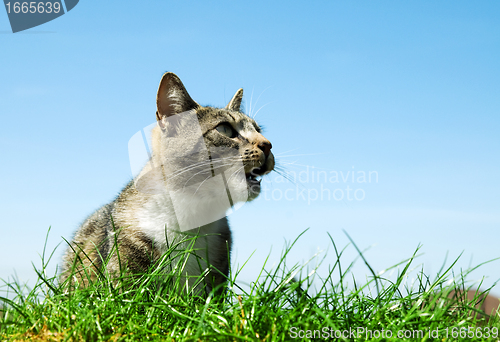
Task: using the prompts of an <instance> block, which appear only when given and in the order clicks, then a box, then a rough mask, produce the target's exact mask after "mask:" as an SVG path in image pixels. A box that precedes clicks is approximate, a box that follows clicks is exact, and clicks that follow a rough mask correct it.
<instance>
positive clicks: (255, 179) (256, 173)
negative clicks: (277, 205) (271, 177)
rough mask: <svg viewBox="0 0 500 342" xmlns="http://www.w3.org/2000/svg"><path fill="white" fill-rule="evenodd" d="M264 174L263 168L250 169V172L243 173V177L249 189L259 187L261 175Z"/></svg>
mask: <svg viewBox="0 0 500 342" xmlns="http://www.w3.org/2000/svg"><path fill="white" fill-rule="evenodd" d="M265 172H266V170H265V166H262V167H257V168H254V169H252V171H250V172H248V173H245V177H246V179H247V183H248V185H249V187H252V186H259V187H260V182H261V180H262V175H263V174H264V173H265Z"/></svg>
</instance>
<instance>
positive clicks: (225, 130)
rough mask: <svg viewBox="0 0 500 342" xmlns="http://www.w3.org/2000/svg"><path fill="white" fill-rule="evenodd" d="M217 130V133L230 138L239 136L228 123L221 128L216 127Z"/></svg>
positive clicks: (220, 126)
mask: <svg viewBox="0 0 500 342" xmlns="http://www.w3.org/2000/svg"><path fill="white" fill-rule="evenodd" d="M215 129H216V130H217V132H219V133H220V134H222V135H224V136H226V137H228V138H236V136H237V135H238V134H237V133H236V131H235V130H234V128H233V127H232V126H231V125H230V124H228V123H223V124H220V125H219V126H217V127H215Z"/></svg>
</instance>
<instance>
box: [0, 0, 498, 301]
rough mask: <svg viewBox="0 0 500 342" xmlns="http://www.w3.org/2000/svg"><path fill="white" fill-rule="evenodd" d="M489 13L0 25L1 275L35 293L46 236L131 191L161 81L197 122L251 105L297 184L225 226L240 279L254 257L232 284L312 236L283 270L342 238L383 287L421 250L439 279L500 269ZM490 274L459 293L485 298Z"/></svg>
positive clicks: (90, 8) (197, 15)
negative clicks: (173, 84)
mask: <svg viewBox="0 0 500 342" xmlns="http://www.w3.org/2000/svg"><path fill="white" fill-rule="evenodd" d="M499 15H500V4H499V3H497V2H482V3H471V2H466V1H454V2H439V3H438V2H433V1H406V2H398V1H377V2H368V1H350V2H326V1H325V2H301V3H299V2H295V3H286V4H285V3H282V4H271V3H267V2H259V1H253V2H247V3H242V2H228V1H226V2H218V3H217V5H216V6H215V5H213V3H208V2H176V3H174V2H167V1H159V0H158V1H148V2H130V3H127V4H126V5H123V2H118V1H107V2H99V3H97V2H91V1H85V0H82V1H80V3H79V4H78V5H77V6H76V7H75V8H74V9H73V10H72V11H71V12H69V13H67V14H65V15H63V16H62V17H60V18H58V19H56V20H54V21H52V22H49V23H47V24H44V25H42V26H39V27H35V28H33V29H31V30H28V31H25V32H21V33H17V34H12V33H10V32H11V31H10V26H9V22H8V18H7V14H6V13H5V12H2V11H1V10H0V46H1V49H0V80H1V81H0V118H1V123H2V125H1V127H2V133H1V134H0V155H1V157H2V163H1V167H0V175H1V177H2V179H3V181H4V182H3V183H4V184H3V188H2V191H1V193H0V208H1V209H0V211H1V214H2V225H1V228H0V229H1V232H2V236H3V238H2V248H0V277H1V278H4V279H6V278H9V277H10V276H12V275H13V274H14V271H15V272H16V273H17V274H18V276H19V278H20V279H21V280H28V279H33V278H34V275H33V272H32V271H31V268H32V267H31V261H33V262H35V263H37V264H38V263H39V257H38V253H41V251H42V248H43V242H44V237H45V234H46V232H47V229H48V227H49V226H52V231H51V235H50V238H49V244H48V247H49V249H51V248H53V247H55V245H57V243H59V242H60V241H61V236H64V237H66V238H70V237H71V236H72V234H73V232H74V231H75V229H76V228H77V227H78V225H79V223H81V222H82V220H83V219H84V218H85V217H86V216H87V215H88V214H90V213H91V212H92V211H93V210H94V209H96V208H98V207H99V206H100V205H102V204H105V203H107V202H108V201H110V200H112V199H113V198H114V196H115V195H116V194H117V193H118V192H119V191H120V189H121V187H122V186H124V184H126V183H127V182H128V180H129V179H130V177H131V170H130V166H129V160H128V152H127V144H128V140H129V139H130V138H131V137H132V136H133V135H134V134H135V133H136V132H137V131H139V130H140V129H142V128H144V127H146V126H147V125H149V124H151V123H153V122H154V120H155V109H156V108H155V97H156V90H157V87H158V84H159V80H160V78H161V75H162V74H163V73H164V72H165V71H173V72H175V73H176V74H177V75H178V76H179V77H180V78H181V80H182V81H183V82H184V84H185V86H186V87H187V89H188V91H189V92H190V94H191V96H192V97H193V98H194V99H195V100H196V101H197V102H199V103H201V104H210V105H215V106H224V105H225V104H226V103H227V102H228V101H229V99H230V98H231V96H232V95H233V94H234V92H235V91H236V90H237V89H238V88H240V87H242V88H244V90H245V106H246V110H247V112H249V111H250V109H251V108H252V110H251V111H252V113H253V114H254V113H255V112H256V111H257V110H258V109H259V108H261V107H262V106H264V107H262V108H261V109H260V111H259V112H258V113H257V116H256V119H257V121H258V122H259V123H261V124H263V126H264V127H265V135H266V137H267V138H268V139H269V140H270V141H271V142H272V144H273V151H274V153H275V154H276V155H277V159H278V163H279V164H280V165H281V166H282V167H283V168H284V169H285V170H286V171H288V172H289V173H290V174H291V175H293V174H294V173H295V175H297V176H299V174H300V172H303V173H302V176H303V179H302V180H303V181H300V180H299V181H298V182H297V184H294V183H289V182H288V183H287V182H282V179H280V177H279V176H278V175H274V176H271V177H269V178H268V179H266V180H265V182H264V184H265V191H264V193H263V196H261V198H260V199H259V200H258V201H255V202H253V203H250V204H247V205H245V206H243V207H242V208H241V209H239V210H238V211H236V212H235V213H234V214H232V215H231V216H230V221H231V225H232V230H233V234H234V254H233V256H234V260H235V262H237V263H239V264H242V263H243V262H244V261H245V260H246V259H247V258H248V257H249V256H250V254H251V253H252V252H253V251H256V252H255V254H254V255H253V257H252V259H251V261H250V263H249V264H248V265H247V267H246V268H245V270H244V272H243V273H242V278H241V279H242V281H246V282H249V281H251V280H252V279H253V277H254V276H255V273H256V272H257V270H258V269H259V268H260V267H261V266H262V263H263V260H264V259H265V257H266V256H267V254H268V253H269V251H270V250H271V248H272V254H271V255H272V257H271V259H270V260H271V262H270V266H271V265H272V263H273V262H275V261H276V260H277V259H278V257H279V253H280V251H281V249H282V247H283V245H284V241H285V240H286V241H290V240H293V239H294V238H296V237H297V236H298V234H300V232H302V231H303V230H305V229H307V228H310V229H309V231H308V232H307V233H306V234H305V235H304V236H303V237H302V238H301V239H300V240H299V242H298V244H297V246H296V249H295V250H294V252H293V253H292V254H291V256H290V261H289V263H290V264H293V263H294V262H303V261H305V260H308V259H309V257H311V256H312V255H314V254H315V253H316V252H317V251H318V250H326V249H327V248H328V246H329V243H328V236H327V232H329V233H330V234H331V235H332V237H333V238H334V240H335V241H336V243H337V245H338V246H345V245H346V244H347V243H348V239H347V237H346V236H345V234H344V232H343V230H345V231H347V232H348V234H349V235H350V236H351V237H352V238H353V239H354V241H355V242H356V243H357V244H358V246H359V247H360V248H362V249H364V248H368V247H370V249H369V251H368V252H367V254H366V257H367V259H368V260H369V261H370V262H371V264H372V266H373V267H374V268H375V269H376V270H377V271H381V270H383V269H385V268H387V267H389V266H391V265H394V264H396V263H398V262H399V261H401V260H403V259H405V258H407V257H410V256H411V255H412V253H413V252H414V251H415V249H416V247H417V246H418V245H419V244H422V245H423V247H422V249H421V252H423V253H424V254H423V255H422V256H421V257H419V258H418V259H417V262H416V265H418V264H423V267H424V270H425V271H426V272H427V273H429V274H431V275H432V274H433V273H435V272H437V271H438V270H439V268H440V267H441V264H442V263H443V261H444V259H445V256H446V254H447V253H449V257H448V260H450V259H454V258H456V257H458V255H459V254H460V253H461V252H462V251H464V254H463V256H462V258H461V259H460V261H459V263H458V264H457V267H456V270H459V269H460V268H463V269H465V268H468V267H469V266H470V265H476V264H478V263H480V262H484V261H487V260H491V259H494V258H498V257H500V252H499V249H498V241H499V236H500V234H499V228H500V211H499V209H500V197H499V196H498V194H499V192H500V180H499V177H498V175H499V174H500V160H499V158H498V156H499V153H498V152H499V149H500V137H499V134H498V132H499V128H500V96H499V95H498V94H500V81H499V80H500V63H498V61H499V60H500V35H499V34H498V33H499V32H500V21H498V17H499ZM313 167H314V168H313ZM317 171H325V172H327V174H328V175H333V174H334V173H335V172H337V174H338V175H340V173H341V172H342V175H344V176H345V177H344V179H345V181H344V180H343V179H342V177H339V178H340V179H339V181H338V182H334V181H330V179H328V180H326V181H325V180H324V179H323V180H321V181H320V182H318V181H314V178H313V174H314V172H317ZM353 171H354V172H355V175H356V178H355V180H354V181H352V178H349V177H347V172H350V173H349V175H350V176H352V172H353ZM370 171H372V172H375V173H373V174H376V175H377V176H378V178H377V181H375V178H374V179H372V182H365V183H363V182H358V179H357V176H358V175H360V174H361V173H362V172H365V173H366V174H368V172H370ZM316 175H317V174H316ZM298 178H300V177H298ZM329 178H330V177H329ZM348 186H349V188H350V189H352V194H351V196H352V195H353V194H354V191H356V190H358V192H357V194H358V198H361V195H363V198H362V199H361V200H358V199H355V198H354V199H352V200H348V199H347V190H346V189H347V187H348ZM304 189H305V190H304ZM325 189H326V190H325ZM287 190H288V193H287V192H286V191H287ZM273 191H274V192H273ZM301 191H302V192H301ZM304 191H305V193H306V195H305V197H302V195H301V194H304ZM315 191H316V194H317V195H318V196H317V198H316V199H314V198H315ZM321 191H323V195H324V197H323V198H321V196H320V194H321ZM335 191H337V192H336V193H335V194H336V195H337V198H340V194H341V193H343V194H344V197H343V198H342V199H341V200H337V199H332V198H331V197H330V199H328V198H327V197H326V196H327V195H328V193H330V195H332V194H333V193H334V192H335ZM285 193H286V194H288V195H289V196H288V199H287V198H285V197H284V196H285ZM273 194H274V197H273ZM280 194H281V196H282V197H279V195H280ZM266 196H267V197H266ZM351 198H353V197H351ZM61 252H62V249H59V250H58V251H57V252H56V255H55V258H56V259H55V260H54V261H55V262H54V263H53V264H52V265H53V267H55V264H56V263H57V262H59V260H60V254H61ZM355 257H356V251H355V250H354V248H352V247H350V248H348V249H347V250H346V254H345V263H346V264H348V263H350V261H352V260H353V259H354V258H355ZM333 262H334V256H333V253H331V252H330V253H329V254H328V257H327V259H326V261H325V263H332V264H333ZM499 263H500V261H496V262H493V263H491V264H488V265H485V266H483V267H481V268H480V269H479V270H478V271H476V272H474V273H473V274H472V277H471V278H470V280H471V281H473V280H479V279H480V278H481V277H482V276H487V277H488V278H487V279H486V281H485V285H486V286H491V285H492V284H493V283H494V281H496V280H497V279H499V278H500V273H499V272H498V268H499ZM354 271H355V274H356V275H357V277H358V278H360V279H359V280H360V281H362V280H363V278H364V277H365V276H366V275H368V273H369V272H368V270H367V269H366V267H365V266H364V265H362V264H361V263H360V264H359V265H358V266H357V267H355V269H354ZM410 280H411V279H410ZM493 292H494V293H497V294H500V291H499V290H498V289H496V290H495V291H493Z"/></svg>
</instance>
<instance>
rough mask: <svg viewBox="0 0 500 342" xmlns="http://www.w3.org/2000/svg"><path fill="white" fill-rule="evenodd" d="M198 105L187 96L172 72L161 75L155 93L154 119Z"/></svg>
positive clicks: (163, 117)
mask: <svg viewBox="0 0 500 342" xmlns="http://www.w3.org/2000/svg"><path fill="white" fill-rule="evenodd" d="M198 106H199V105H198V104H197V103H196V102H195V101H194V100H193V99H192V98H191V96H189V94H188V92H187V90H186V88H184V85H183V84H182V82H181V80H180V79H179V77H177V75H176V74H174V73H173V72H167V73H165V74H164V75H163V77H162V79H161V81H160V87H159V88H158V94H157V95H156V108H157V111H156V119H157V120H158V121H159V122H160V123H161V121H162V119H165V118H168V117H169V116H172V115H175V114H179V113H182V112H186V111H188V110H191V109H195V108H197V107H198Z"/></svg>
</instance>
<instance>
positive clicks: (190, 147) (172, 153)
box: [153, 72, 274, 202]
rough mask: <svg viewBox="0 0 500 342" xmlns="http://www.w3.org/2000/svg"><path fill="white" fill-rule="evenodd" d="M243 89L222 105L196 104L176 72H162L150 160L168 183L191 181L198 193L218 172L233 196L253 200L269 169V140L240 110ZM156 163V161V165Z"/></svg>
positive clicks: (172, 186)
mask: <svg viewBox="0 0 500 342" xmlns="http://www.w3.org/2000/svg"><path fill="white" fill-rule="evenodd" d="M242 98H243V89H239V90H238V91H237V92H236V94H235V95H234V96H233V98H232V99H231V101H229V104H228V105H227V106H226V107H224V108H215V107H209V106H206V107H204V106H200V105H199V104H198V103H196V102H195V101H194V100H193V99H192V98H191V96H190V95H189V94H188V92H187V91H186V89H185V87H184V85H183V84H182V82H181V80H180V79H179V77H177V75H175V74H173V73H171V72H169V73H166V74H164V75H163V78H162V80H161V82H160V86H159V89H158V94H157V99H156V102H157V112H156V118H157V123H158V127H157V128H155V130H154V131H153V161H154V162H156V164H161V167H162V168H163V169H164V171H163V173H164V177H165V179H166V180H167V183H168V186H169V188H170V189H174V190H178V191H182V190H183V189H185V188H186V187H192V188H193V189H195V190H196V193H197V194H199V195H200V196H211V195H213V194H210V188H208V189H209V190H207V191H205V193H204V192H203V191H204V190H200V189H204V187H203V186H204V185H205V184H206V183H207V182H215V180H214V177H217V176H220V179H222V182H223V183H224V184H223V185H224V186H225V187H226V189H228V190H227V192H228V194H229V195H231V197H232V201H233V202H238V201H241V200H243V201H247V200H253V199H254V198H256V197H257V196H258V195H259V193H260V177H261V176H263V175H265V174H267V173H269V172H271V171H272V170H273V169H274V155H273V153H272V152H271V148H272V145H271V142H270V141H269V140H267V139H266V138H265V137H264V136H263V135H262V133H261V128H260V127H259V125H258V124H257V123H256V122H255V120H253V119H252V118H250V117H249V116H247V115H245V114H244V113H243V112H242V111H241V110H240V106H241V101H242ZM156 166H158V165H156Z"/></svg>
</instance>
